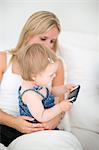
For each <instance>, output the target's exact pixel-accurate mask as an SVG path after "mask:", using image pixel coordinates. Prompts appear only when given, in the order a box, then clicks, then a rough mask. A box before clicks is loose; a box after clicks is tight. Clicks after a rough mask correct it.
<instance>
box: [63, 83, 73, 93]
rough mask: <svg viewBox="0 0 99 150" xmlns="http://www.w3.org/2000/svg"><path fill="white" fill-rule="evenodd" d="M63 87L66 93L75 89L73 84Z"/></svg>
mask: <svg viewBox="0 0 99 150" xmlns="http://www.w3.org/2000/svg"><path fill="white" fill-rule="evenodd" d="M64 86H65V90H66V92H70V91H72V90H73V88H74V87H75V85H74V84H66V85H64Z"/></svg>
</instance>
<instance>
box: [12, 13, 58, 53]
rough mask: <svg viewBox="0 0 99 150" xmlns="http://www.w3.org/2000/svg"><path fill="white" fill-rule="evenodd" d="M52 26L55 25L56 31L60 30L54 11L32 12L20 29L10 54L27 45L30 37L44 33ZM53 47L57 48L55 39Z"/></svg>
mask: <svg viewBox="0 0 99 150" xmlns="http://www.w3.org/2000/svg"><path fill="white" fill-rule="evenodd" d="M54 26H55V27H57V29H58V31H59V32H60V22H59V19H58V18H57V17H56V15H55V14H54V13H52V12H49V11H38V12H36V13H34V14H32V15H31V16H30V17H29V19H28V20H27V22H26V24H25V25H24V27H23V29H22V32H21V34H20V37H19V41H18V43H17V45H16V47H15V49H13V50H12V51H11V53H12V55H13V56H14V55H16V52H17V51H19V50H20V49H21V48H22V47H24V46H25V45H27V44H28V41H29V39H30V38H31V37H33V36H35V35H38V34H42V33H45V32H47V31H48V29H50V28H52V27H54ZM53 49H54V50H55V51H56V49H57V40H56V43H55V44H54V47H53Z"/></svg>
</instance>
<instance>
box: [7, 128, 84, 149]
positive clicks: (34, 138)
mask: <svg viewBox="0 0 99 150" xmlns="http://www.w3.org/2000/svg"><path fill="white" fill-rule="evenodd" d="M8 149H9V150H55V149H56V150H66V149H68V150H82V146H81V145H80V143H79V142H78V140H77V138H76V137H75V136H74V135H72V133H69V132H66V131H59V130H51V131H50V130H47V131H39V132H35V133H33V134H26V135H23V136H20V137H18V138H17V139H16V140H14V141H13V142H12V143H11V144H10V145H9V146H8Z"/></svg>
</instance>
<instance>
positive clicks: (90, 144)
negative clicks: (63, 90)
mask: <svg viewBox="0 0 99 150" xmlns="http://www.w3.org/2000/svg"><path fill="white" fill-rule="evenodd" d="M60 45H61V50H60V54H61V56H62V57H63V59H64V61H65V65H66V80H67V82H68V83H75V84H80V85H81V90H80V93H79V96H78V99H77V101H76V102H75V103H74V104H73V108H72V111H71V114H70V122H71V131H72V133H73V134H74V135H76V137H77V138H78V139H79V141H80V143H81V144H82V145H83V147H84V150H99V52H98V47H97V37H96V35H95V34H90V33H89V34H88V33H86V34H85V33H76V32H64V33H62V34H61V35H60Z"/></svg>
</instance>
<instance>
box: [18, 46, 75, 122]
mask: <svg viewBox="0 0 99 150" xmlns="http://www.w3.org/2000/svg"><path fill="white" fill-rule="evenodd" d="M18 62H19V67H20V73H21V76H22V78H23V81H22V85H21V86H20V88H19V91H18V92H19V109H20V115H23V116H32V117H33V118H34V121H33V122H46V121H49V120H51V119H52V118H54V117H56V116H57V115H58V114H60V113H62V112H65V111H69V110H70V109H71V106H72V103H70V102H69V101H68V100H63V101H61V102H60V103H58V104H55V97H57V96H58V95H59V94H63V93H62V92H66V90H67V91H68V90H71V89H72V88H73V86H72V85H71V86H61V87H59V88H60V90H59V88H53V89H51V85H52V80H53V78H54V77H55V75H56V74H55V73H56V71H57V68H58V63H59V62H58V58H57V57H56V55H55V53H54V52H53V51H52V50H50V49H49V48H47V47H45V46H43V45H40V44H32V45H28V46H26V47H25V48H23V49H21V51H20V52H19V54H18ZM57 89H58V90H57ZM57 91H58V92H57ZM59 91H60V93H59Z"/></svg>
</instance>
